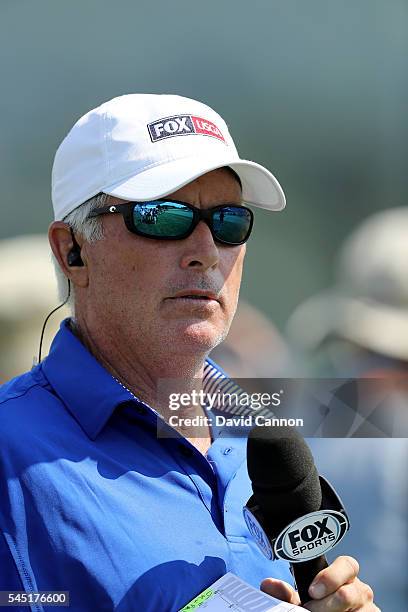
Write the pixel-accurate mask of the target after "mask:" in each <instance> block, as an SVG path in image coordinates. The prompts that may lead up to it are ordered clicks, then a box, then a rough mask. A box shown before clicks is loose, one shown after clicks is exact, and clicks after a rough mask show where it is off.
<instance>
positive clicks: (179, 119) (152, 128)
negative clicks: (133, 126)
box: [147, 115, 225, 142]
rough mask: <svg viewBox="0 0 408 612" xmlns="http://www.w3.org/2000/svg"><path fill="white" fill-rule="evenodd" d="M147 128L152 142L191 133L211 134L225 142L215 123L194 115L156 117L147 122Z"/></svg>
mask: <svg viewBox="0 0 408 612" xmlns="http://www.w3.org/2000/svg"><path fill="white" fill-rule="evenodd" d="M147 129H148V130H149V134H150V139H151V141H152V142H156V141H157V140H162V139H163V138H171V137H172V136H188V135H191V134H202V135H203V136H213V137H214V138H218V140H222V141H223V142H225V138H224V136H223V135H222V133H221V131H220V130H219V128H218V127H217V126H216V125H215V123H213V122H212V121H209V120H208V119H203V118H202V117H196V116H194V115H173V116H172V117H165V118H163V119H158V120H157V121H153V122H152V123H149V124H148V125H147Z"/></svg>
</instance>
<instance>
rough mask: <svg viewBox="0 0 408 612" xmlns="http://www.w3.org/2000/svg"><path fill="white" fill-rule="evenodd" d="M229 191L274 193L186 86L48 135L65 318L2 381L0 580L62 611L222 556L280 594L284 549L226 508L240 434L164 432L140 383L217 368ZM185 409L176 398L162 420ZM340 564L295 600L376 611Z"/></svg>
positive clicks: (208, 566)
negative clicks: (51, 599)
mask: <svg viewBox="0 0 408 612" xmlns="http://www.w3.org/2000/svg"><path fill="white" fill-rule="evenodd" d="M238 177H239V178H238ZM241 186H242V187H241ZM99 194H105V195H99ZM158 199H160V201H157V200H158ZM243 200H244V201H246V202H249V203H252V204H254V205H256V206H261V207H264V208H269V209H271V210H279V209H281V208H283V206H284V204H285V200H284V195H283V192H282V190H281V188H280V186H279V184H278V182H277V181H276V179H275V178H274V177H273V176H272V175H271V174H270V173H269V172H268V171H267V170H265V169H264V168H262V167H261V166H259V165H257V164H255V163H253V162H248V161H242V160H240V159H239V157H238V154H237V152H236V149H235V146H234V144H233V141H232V139H231V136H230V135H229V132H228V129H227V126H226V124H225V122H224V121H223V120H222V119H221V117H220V116H219V115H218V114H217V113H215V112H214V111H213V110H212V109H210V108H209V107H207V106H205V105H204V104H201V103H199V102H196V101H194V100H189V99H186V98H182V97H179V96H155V95H129V96H123V97H120V98H116V99H114V100H111V101H110V102H107V103H106V104H103V105H102V106H100V107H99V108H97V109H95V110H93V111H91V112H90V113H88V114H87V115H85V116H84V117H82V118H81V119H80V120H79V121H78V122H77V123H76V124H75V126H74V127H73V129H72V130H71V132H70V133H69V134H68V136H67V137H66V139H65V140H64V141H63V143H62V144H61V146H60V148H59V150H58V152H57V155H56V158H55V162H54V168H53V205H54V212H55V219H56V221H55V222H54V223H52V224H51V227H50V230H49V238H50V243H51V247H52V250H53V253H54V255H55V258H56V259H57V261H58V264H59V266H60V268H61V270H62V273H63V274H64V276H65V277H66V278H67V279H69V281H70V284H71V287H72V289H74V293H75V300H74V308H75V314H74V317H73V318H72V319H68V320H66V321H64V322H63V323H62V326H61V330H60V332H59V333H58V334H57V336H56V338H55V340H54V343H53V346H52V348H51V352H50V355H49V356H48V358H47V359H45V360H44V362H43V363H41V364H40V365H39V366H38V367H37V368H35V369H34V370H33V371H32V372H30V373H27V374H25V375H23V376H22V377H20V378H17V379H15V380H14V381H12V382H11V383H10V384H9V385H6V386H5V388H4V389H3V391H2V404H1V411H0V419H1V429H0V430H1V432H2V433H1V445H0V449H1V450H0V453H1V463H0V465H1V470H2V475H1V487H2V497H1V499H2V500H3V501H2V506H1V513H0V521H1V523H0V525H1V530H2V534H3V538H2V540H1V546H2V548H1V552H0V555H1V556H0V558H1V559H2V562H3V563H2V568H4V569H3V571H2V573H1V578H0V581H1V584H0V586H1V588H2V589H24V590H26V591H38V590H63V591H70V599H71V608H72V609H73V610H78V611H85V610H113V609H115V610H143V611H147V610H149V611H150V610H151V611H155V612H164V611H168V610H178V609H179V608H181V607H182V606H183V605H185V604H186V603H187V602H188V601H190V600H191V599H192V598H193V597H194V596H195V595H197V594H198V593H199V592H200V591H202V590H203V589H204V588H206V587H207V586H209V585H210V584H211V583H212V582H214V581H215V580H216V579H217V578H219V577H220V576H222V575H223V574H224V573H225V572H227V571H232V572H234V573H236V574H237V575H239V576H241V577H242V578H243V579H245V580H247V581H248V582H250V583H252V584H253V585H254V586H258V585H259V583H260V581H261V579H263V578H265V576H268V575H269V574H272V575H273V577H274V578H271V579H268V580H267V581H266V582H264V583H263V588H264V589H266V590H267V591H268V592H270V593H271V594H274V595H276V596H277V597H280V598H282V599H287V600H288V601H289V600H290V601H292V602H295V601H297V600H296V597H297V595H296V594H295V592H294V591H293V589H292V588H291V587H289V585H287V584H285V583H284V582H281V579H283V580H286V581H288V580H289V581H290V574H289V572H288V568H287V566H286V564H284V563H283V562H281V561H277V562H274V563H272V564H271V563H270V562H267V561H266V559H265V558H264V557H263V556H262V555H261V553H260V552H259V551H258V549H257V548H256V546H255V544H254V543H253V541H252V540H251V537H250V535H249V533H248V531H247V529H246V526H245V523H244V521H243V518H242V505H243V504H244V503H245V502H246V501H247V499H248V497H249V495H250V493H251V491H250V483H249V481H248V476H247V473H246V467H245V440H242V439H228V438H227V439H225V438H223V437H218V438H217V439H213V436H214V433H213V432H212V431H211V428H210V427H209V426H206V425H205V424H204V425H203V426H201V427H200V428H199V429H198V430H195V429H194V428H185V427H184V426H183V425H182V424H181V425H180V426H179V427H178V428H177V430H176V429H172V428H171V427H170V426H168V425H166V421H167V420H169V406H168V404H166V402H164V401H161V399H160V398H159V397H158V395H157V392H156V387H157V384H158V382H159V381H160V380H162V379H178V380H180V379H181V380H182V381H183V383H182V385H183V388H182V390H183V391H184V392H185V393H192V391H194V390H196V387H197V378H198V379H199V380H202V383H203V386H205V385H208V384H211V380H212V379H214V378H220V377H222V373H221V372H219V371H218V369H217V367H216V366H215V364H213V363H212V362H211V361H209V360H207V355H208V353H209V351H210V350H211V349H212V348H213V347H214V346H215V345H216V344H218V343H219V342H221V341H222V339H223V338H224V337H225V335H226V333H227V331H228V328H229V325H230V323H231V320H232V318H233V316H234V312H235V308H236V305H237V300H238V293H239V287H240V282H241V273H242V266H243V260H244V255H245V248H246V247H245V242H246V240H247V239H248V237H249V234H250V231H251V228H252V213H251V211H250V210H249V209H247V208H246V207H245V206H243V205H242V201H243ZM220 207H222V208H220ZM149 212H150V213H151V212H154V213H155V214H156V217H157V220H156V223H154V224H152V223H150V222H149V221H148V220H150V218H151V216H150V215H147V213H149ZM221 212H223V218H222V220H221V218H220V213H221ZM204 411H205V409H204V408H203V407H202V406H201V405H195V404H194V403H193V402H192V403H191V404H190V405H187V406H184V407H183V408H182V409H180V411H179V417H181V416H182V415H183V416H186V417H187V416H189V417H194V416H200V415H201V416H202V415H203V414H204ZM180 422H181V418H180ZM160 424H161V425H160ZM158 425H160V430H161V431H163V430H166V429H167V433H168V434H169V433H170V434H171V435H170V436H164V437H162V438H159V437H158V436H157V430H158ZM357 573H358V564H357V562H356V561H355V560H353V559H351V558H348V557H343V558H339V559H337V560H336V561H335V562H334V563H333V564H332V565H331V566H330V567H329V568H327V569H326V570H324V571H323V573H322V574H321V575H320V576H319V580H318V582H317V584H316V585H314V588H312V589H311V591H310V596H311V599H314V600H315V601H313V602H311V603H310V604H308V605H309V608H310V609H311V610H315V611H319V610H365V611H368V610H370V611H371V610H376V609H377V608H376V607H375V606H374V604H373V603H372V592H371V590H370V588H369V587H367V586H366V585H364V584H363V583H361V582H360V581H359V580H358V578H357ZM32 609H35V610H39V609H41V608H39V607H32Z"/></svg>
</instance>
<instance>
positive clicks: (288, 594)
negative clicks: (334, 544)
mask: <svg viewBox="0 0 408 612" xmlns="http://www.w3.org/2000/svg"><path fill="white" fill-rule="evenodd" d="M359 569H360V568H359V565H358V563H357V561H356V560H355V559H354V558H353V557H337V559H336V560H335V561H333V563H331V564H330V565H329V566H328V567H326V569H323V570H322V571H321V572H319V573H318V574H317V576H316V578H315V579H314V580H313V583H312V584H311V585H310V587H309V595H310V601H308V602H307V603H306V604H304V606H303V607H304V608H306V609H307V610H311V611H312V612H355V611H357V610H359V611H361V612H381V611H380V609H379V608H377V606H376V605H375V604H374V602H373V591H372V589H371V588H370V587H369V586H368V584H364V582H361V580H359V579H358V578H357V574H358V572H359ZM261 590H262V591H264V592H265V593H268V595H272V596H273V597H276V598H277V599H281V600H282V601H287V602H288V603H292V604H295V605H297V606H298V605H300V600H299V596H298V594H297V592H296V591H295V590H294V589H293V588H292V587H291V586H290V585H289V584H287V583H286V582H283V581H281V580H275V579H274V578H266V579H265V580H263V581H262V583H261Z"/></svg>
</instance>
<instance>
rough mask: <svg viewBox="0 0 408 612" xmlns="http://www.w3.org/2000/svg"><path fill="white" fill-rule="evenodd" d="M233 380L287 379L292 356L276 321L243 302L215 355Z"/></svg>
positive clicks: (215, 350) (214, 352) (215, 358)
mask: <svg viewBox="0 0 408 612" xmlns="http://www.w3.org/2000/svg"><path fill="white" fill-rule="evenodd" d="M211 358H212V359H214V360H215V361H216V362H217V363H218V364H219V365H220V366H221V368H222V369H223V370H224V371H225V372H227V374H228V376H230V377H231V378H263V379H265V383H266V382H267V381H268V379H269V380H270V379H271V378H273V377H275V378H277V377H279V376H287V375H288V368H289V367H290V363H291V361H290V354H289V349H288V346H287V343H286V341H285V340H284V338H283V336H282V335H281V334H280V332H279V331H278V329H277V328H276V327H275V326H274V325H273V323H272V321H270V319H268V318H267V317H266V316H265V315H264V314H262V313H261V312H260V311H259V310H258V309H257V308H256V307H255V306H253V305H252V304H249V303H248V302H246V301H245V300H242V299H240V301H239V304H238V308H237V311H236V313H235V316H234V319H233V321H232V324H231V327H230V330H229V332H228V336H227V337H226V339H225V340H224V341H223V342H222V343H221V344H219V345H218V346H217V347H216V348H215V349H214V350H213V351H212V352H211Z"/></svg>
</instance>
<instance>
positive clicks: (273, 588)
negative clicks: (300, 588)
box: [261, 578, 300, 606]
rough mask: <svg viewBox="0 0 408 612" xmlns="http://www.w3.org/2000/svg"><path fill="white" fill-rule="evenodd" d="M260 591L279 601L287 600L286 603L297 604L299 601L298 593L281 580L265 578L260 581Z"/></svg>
mask: <svg viewBox="0 0 408 612" xmlns="http://www.w3.org/2000/svg"><path fill="white" fill-rule="evenodd" d="M261 591H263V592H264V593H267V594H268V595H272V597H276V599H280V600H281V601H287V602H288V603H291V604H294V605H295V606H298V605H299V603H300V599H299V595H298V594H297V592H296V591H295V589H293V588H292V587H291V586H290V584H288V583H287V582H284V581H283V580H276V579H275V578H265V580H262V582H261Z"/></svg>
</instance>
